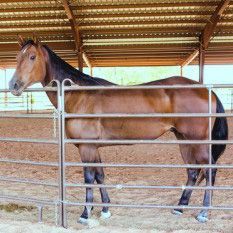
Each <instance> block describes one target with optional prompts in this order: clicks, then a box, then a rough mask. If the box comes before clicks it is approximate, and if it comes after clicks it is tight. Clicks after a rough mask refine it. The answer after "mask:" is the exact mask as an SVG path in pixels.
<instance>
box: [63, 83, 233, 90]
mask: <svg viewBox="0 0 233 233" xmlns="http://www.w3.org/2000/svg"><path fill="white" fill-rule="evenodd" d="M63 83H64V81H63ZM63 88H64V89H63V90H64V91H74V90H85V91H88V90H90V91H92V90H141V89H142V90H147V89H204V88H205V89H210V88H211V89H214V88H233V84H229V85H228V84H222V85H202V84H192V85H158V86H153V85H148V86H145V85H141V86H140V85H137V86H116V85H115V86H78V85H73V86H64V87H63Z"/></svg>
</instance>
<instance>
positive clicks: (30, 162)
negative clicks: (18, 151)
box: [0, 158, 59, 167]
mask: <svg viewBox="0 0 233 233" xmlns="http://www.w3.org/2000/svg"><path fill="white" fill-rule="evenodd" d="M0 163H12V164H21V165H34V166H49V167H58V166H59V164H58V163H57V162H36V161H30V160H14V159H1V158H0Z"/></svg>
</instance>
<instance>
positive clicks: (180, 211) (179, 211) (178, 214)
mask: <svg viewBox="0 0 233 233" xmlns="http://www.w3.org/2000/svg"><path fill="white" fill-rule="evenodd" d="M172 214H174V215H176V216H180V215H182V214H183V212H182V210H172Z"/></svg>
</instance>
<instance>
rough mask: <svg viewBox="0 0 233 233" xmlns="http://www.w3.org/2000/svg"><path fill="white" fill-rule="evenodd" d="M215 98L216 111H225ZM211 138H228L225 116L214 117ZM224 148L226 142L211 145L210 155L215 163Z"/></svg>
mask: <svg viewBox="0 0 233 233" xmlns="http://www.w3.org/2000/svg"><path fill="white" fill-rule="evenodd" d="M215 96H216V95H215ZM216 100H217V108H216V112H217V113H225V111H224V108H223V105H222V103H221V101H220V100H219V98H218V97H217V96H216ZM212 139H213V140H227V139H228V124H227V119H226V117H216V119H215V122H214V126H213V130H212ZM225 149H226V144H218V145H216V144H214V145H212V157H213V160H214V162H215V163H216V162H217V160H218V159H219V157H220V156H221V155H222V153H223V152H224V150H225Z"/></svg>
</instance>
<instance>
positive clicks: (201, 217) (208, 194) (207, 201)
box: [197, 169, 217, 223]
mask: <svg viewBox="0 0 233 233" xmlns="http://www.w3.org/2000/svg"><path fill="white" fill-rule="evenodd" d="M216 173H217V169H212V172H211V181H210V169H205V179H206V186H210V185H212V186H214V183H215V177H216ZM211 183H212V184H211ZM212 195H213V190H206V191H205V195H204V200H203V206H204V207H208V206H210V205H211V201H212ZM197 220H198V221H199V222H202V223H204V222H207V221H208V210H207V209H203V210H201V212H200V213H199V214H198V215H197Z"/></svg>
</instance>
